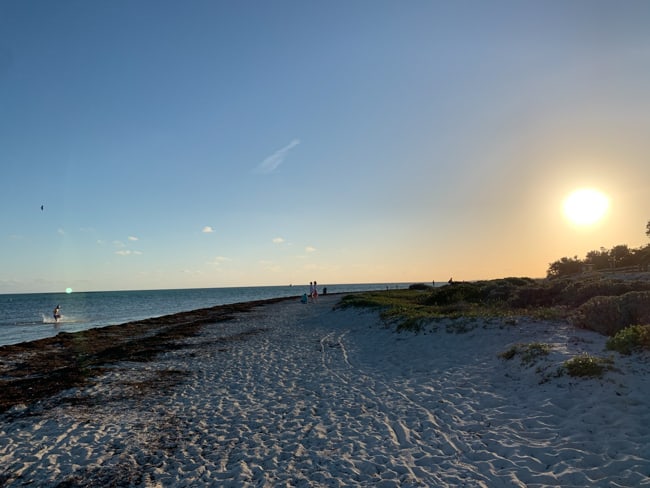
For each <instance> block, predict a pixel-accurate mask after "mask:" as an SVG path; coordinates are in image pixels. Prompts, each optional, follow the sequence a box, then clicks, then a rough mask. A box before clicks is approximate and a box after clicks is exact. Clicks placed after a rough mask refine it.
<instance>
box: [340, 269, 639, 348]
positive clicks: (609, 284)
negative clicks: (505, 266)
mask: <svg viewBox="0 0 650 488" xmlns="http://www.w3.org/2000/svg"><path fill="white" fill-rule="evenodd" d="M340 306H342V307H371V308H377V309H380V310H381V315H382V318H383V319H384V320H387V321H390V322H391V323H396V324H397V327H398V329H408V330H414V331H419V330H421V329H422V327H423V326H424V324H427V323H431V322H433V321H436V320H439V319H443V318H452V319H460V318H463V319H465V320H467V319H471V318H495V317H496V318H501V319H504V323H507V322H508V320H511V318H512V317H515V316H521V315H527V316H532V317H535V318H540V319H555V320H557V319H567V320H571V321H572V323H573V324H574V325H576V326H577V327H580V328H585V329H589V330H594V331H596V332H599V333H601V334H605V335H614V334H616V333H617V332H618V331H620V330H622V329H624V328H625V327H628V326H630V325H633V324H639V323H650V282H649V281H624V280H617V279H611V278H603V277H601V276H600V275H595V276H589V277H584V278H582V279H575V278H558V279H551V280H549V279H546V280H534V279H531V278H503V279H498V280H489V281H476V282H460V283H453V284H450V285H445V286H441V287H437V288H433V287H431V286H429V285H422V284H418V285H413V286H411V287H410V288H409V289H408V290H386V291H378V292H369V293H363V294H355V295H349V296H346V297H345V298H343V300H342V302H341V305H340ZM509 318H510V319H509Z"/></svg>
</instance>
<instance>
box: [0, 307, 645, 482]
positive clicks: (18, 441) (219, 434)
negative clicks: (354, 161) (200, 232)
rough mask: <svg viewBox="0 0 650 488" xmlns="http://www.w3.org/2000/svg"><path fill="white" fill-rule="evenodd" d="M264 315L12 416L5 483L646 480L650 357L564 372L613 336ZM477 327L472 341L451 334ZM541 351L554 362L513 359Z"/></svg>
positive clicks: (267, 311) (292, 313)
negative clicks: (600, 373) (401, 329)
mask: <svg viewBox="0 0 650 488" xmlns="http://www.w3.org/2000/svg"><path fill="white" fill-rule="evenodd" d="M336 301H337V298H336V297H322V299H321V301H320V303H318V304H307V305H303V304H301V303H297V302H294V301H289V302H282V303H276V304H270V305H266V306H263V307H260V308H257V309H255V310H254V311H252V312H249V313H245V314H239V315H236V318H235V319H234V320H232V321H229V322H223V323H219V324H214V325H206V326H204V327H203V329H202V330H201V331H200V332H199V333H198V334H197V335H196V336H194V337H191V338H186V339H179V340H182V341H183V343H184V347H181V348H174V349H172V350H169V351H168V352H165V353H163V354H161V355H159V356H158V357H157V358H156V359H155V360H153V361H151V362H146V363H139V362H138V363H133V362H118V363H115V364H114V365H112V367H110V368H108V369H107V370H106V371H105V372H104V373H103V374H102V375H100V376H98V377H97V378H96V379H95V380H94V381H93V383H92V384H90V385H88V386H83V387H76V388H72V389H69V390H66V391H64V392H63V393H61V394H59V395H57V396H56V397H54V398H51V399H50V400H48V401H43V402H39V403H37V404H33V405H23V406H19V407H14V408H13V409H11V410H10V411H8V412H7V413H6V414H4V415H3V416H2V417H0V466H1V467H0V481H1V482H3V483H4V484H5V485H6V486H23V485H25V484H29V483H33V484H34V485H35V486H57V485H59V484H62V483H63V484H65V486H100V485H112V486H147V487H157V486H159V487H168V486H251V487H253V486H255V487H258V486H262V487H266V486H268V487H272V486H287V487H289V486H305V487H307V486H327V487H330V486H341V487H342V486H379V487H399V486H403V487H406V486H409V487H425V486H427V487H428V486H436V487H438V486H440V487H445V486H448V487H452V486H453V487H458V486H464V487H500V486H503V487H542V486H562V487H585V486H607V487H623V486H650V478H649V477H648V476H649V475H650V396H649V395H648V394H647V392H648V391H650V388H649V386H650V384H649V381H650V374H649V373H650V361H649V360H648V357H647V356H633V357H629V358H625V357H620V356H618V355H616V357H615V364H616V367H617V368H618V370H615V371H610V372H608V373H607V374H606V375H605V376H604V378H603V379H590V380H579V379H572V378H570V377H568V376H562V377H557V376H556V375H555V372H556V371H557V366H558V365H559V364H561V362H562V361H563V360H564V359H566V358H568V357H570V356H572V355H575V354H576V353H578V352H582V351H588V352H592V353H595V354H599V355H603V354H604V353H603V347H604V342H605V338H604V337H601V336H598V335H597V334H595V333H592V332H588V331H581V330H575V329H573V328H571V327H570V326H568V325H566V324H557V323H551V322H534V321H530V320H521V321H519V322H518V323H516V324H505V323H502V322H500V321H497V320H494V321H490V322H485V321H475V322H470V321H466V322H464V323H463V326H462V327H459V324H460V323H459V322H452V321H448V322H443V323H439V324H437V326H436V327H437V330H430V331H429V332H428V333H426V334H419V335H414V334H410V333H402V334H397V333H395V332H393V331H392V330H390V329H389V328H386V327H385V326H384V325H383V324H382V323H381V321H380V320H379V319H378V317H377V315H376V314H375V313H374V312H368V311H359V310H332V306H333V305H334V304H335V303H336ZM461 329H462V330H463V331H464V333H453V332H449V331H452V330H455V331H459V330H461ZM534 341H543V342H546V343H551V344H552V345H553V349H552V352H551V354H550V355H549V356H547V357H545V358H541V359H539V360H537V361H534V362H533V363H531V364H528V365H522V364H521V362H520V361H519V360H518V359H517V358H515V359H513V360H510V361H506V360H504V359H501V358H499V356H498V355H499V353H501V352H503V351H505V350H506V349H508V347H510V346H511V345H513V344H517V343H529V342H534Z"/></svg>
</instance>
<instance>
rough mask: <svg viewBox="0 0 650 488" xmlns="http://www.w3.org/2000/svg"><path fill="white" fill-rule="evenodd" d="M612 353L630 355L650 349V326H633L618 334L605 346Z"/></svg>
mask: <svg viewBox="0 0 650 488" xmlns="http://www.w3.org/2000/svg"><path fill="white" fill-rule="evenodd" d="M605 347H606V348H607V349H609V350H611V351H618V352H620V353H621V354H625V355H629V354H632V353H633V352H635V351H641V350H644V349H645V350H649V349H650V325H632V326H630V327H626V328H625V329H623V330H621V331H619V332H617V333H616V335H615V336H614V337H612V338H610V339H609V340H608V341H607V344H606V346H605Z"/></svg>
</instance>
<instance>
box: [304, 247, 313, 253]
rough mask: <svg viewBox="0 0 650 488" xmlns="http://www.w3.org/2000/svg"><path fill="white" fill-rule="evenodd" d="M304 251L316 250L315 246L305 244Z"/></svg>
mask: <svg viewBox="0 0 650 488" xmlns="http://www.w3.org/2000/svg"><path fill="white" fill-rule="evenodd" d="M305 252H306V253H312V252H316V248H315V247H313V246H307V247H306V248H305Z"/></svg>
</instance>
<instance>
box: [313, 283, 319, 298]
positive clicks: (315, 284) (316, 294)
mask: <svg viewBox="0 0 650 488" xmlns="http://www.w3.org/2000/svg"><path fill="white" fill-rule="evenodd" d="M312 300H313V301H314V303H316V302H317V301H318V283H316V282H315V281H314V294H313V297H312Z"/></svg>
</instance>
